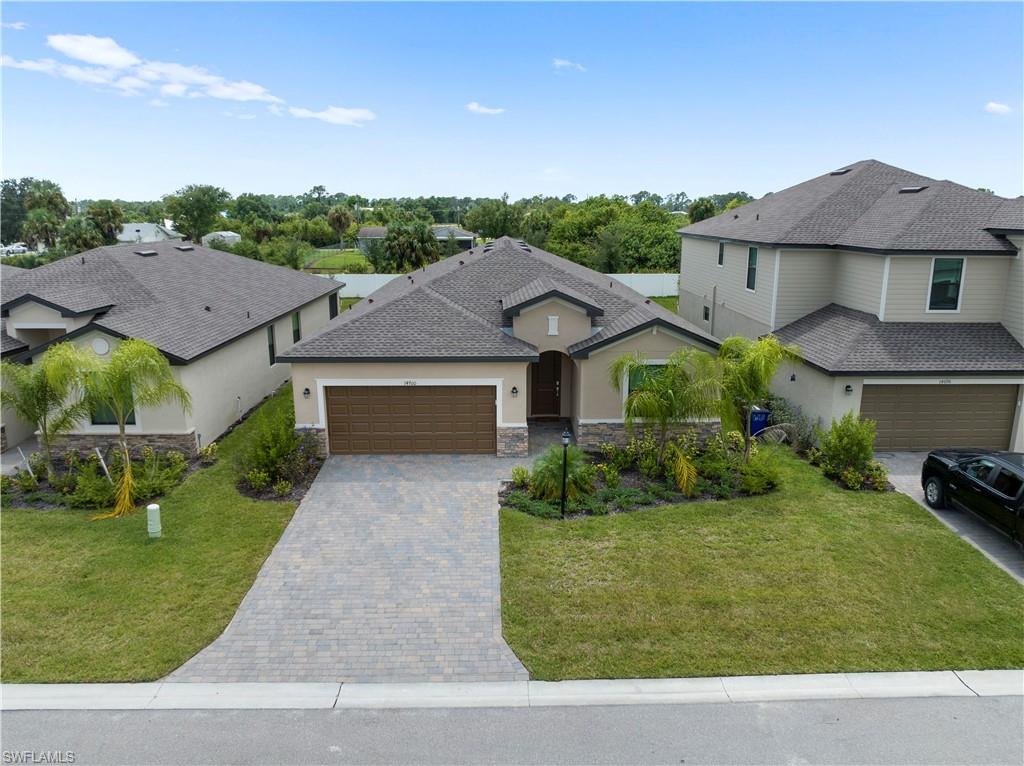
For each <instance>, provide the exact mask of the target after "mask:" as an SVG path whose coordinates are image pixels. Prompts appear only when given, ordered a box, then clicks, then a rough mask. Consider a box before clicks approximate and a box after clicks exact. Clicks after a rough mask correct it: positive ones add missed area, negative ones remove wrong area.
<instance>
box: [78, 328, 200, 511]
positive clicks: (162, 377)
mask: <svg viewBox="0 0 1024 766" xmlns="http://www.w3.org/2000/svg"><path fill="white" fill-rule="evenodd" d="M84 384H85V401H86V402H87V403H88V405H89V407H90V408H91V409H92V411H95V410H97V409H102V410H104V411H105V412H109V413H110V414H111V415H112V416H113V419H114V422H115V423H116V424H117V440H118V444H119V446H120V449H121V462H122V470H121V475H120V477H119V478H118V483H117V492H116V495H115V497H116V499H115V502H114V508H113V510H112V511H110V513H105V514H101V515H99V516H96V517H94V518H112V517H115V516H124V515H125V514H127V513H130V512H131V511H133V510H134V509H135V497H134V490H135V477H134V476H133V475H132V461H131V452H130V450H129V448H128V438H127V436H126V428H127V425H128V421H129V420H130V419H131V416H132V413H134V412H135V410H136V409H137V408H139V407H162V406H163V405H166V404H172V403H174V404H178V405H180V406H181V408H182V409H183V410H184V411H186V412H188V411H189V410H190V409H191V406H192V403H191V399H190V397H189V393H188V391H187V390H186V389H185V388H184V387H183V386H182V385H181V384H180V383H178V381H176V380H175V379H174V373H173V372H172V371H171V365H170V363H169V362H168V361H167V359H166V357H164V355H163V354H161V353H160V352H159V351H158V350H157V349H156V347H155V346H153V345H152V344H150V343H147V342H146V341H144V340H139V339H137V338H128V339H127V340H123V341H121V342H120V343H119V344H118V345H117V348H115V349H114V350H113V351H112V352H111V354H110V361H109V362H106V363H98V362H94V363H93V365H92V366H91V368H90V369H89V370H88V371H87V372H86V374H85V375H84Z"/></svg>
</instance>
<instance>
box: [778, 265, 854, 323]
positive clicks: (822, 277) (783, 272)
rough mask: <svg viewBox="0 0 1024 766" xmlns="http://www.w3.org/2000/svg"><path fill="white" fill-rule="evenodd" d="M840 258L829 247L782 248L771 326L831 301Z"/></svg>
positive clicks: (785, 321)
mask: <svg viewBox="0 0 1024 766" xmlns="http://www.w3.org/2000/svg"><path fill="white" fill-rule="evenodd" d="M838 261H839V258H838V256H837V253H835V252H834V251H829V250H783V251H781V253H780V261H779V287H778V290H777V291H776V296H775V324H774V327H773V328H772V329H775V328H778V327H782V326H783V325H786V324H789V323H790V322H793V321H795V320H797V319H799V318H800V317H802V316H805V315H807V314H810V313H811V312H812V311H817V310H818V309H820V308H822V307H823V306H827V305H828V304H829V303H831V302H832V300H833V292H834V291H835V280H836V270H837V269H836V267H837V263H838Z"/></svg>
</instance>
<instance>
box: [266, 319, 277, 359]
mask: <svg viewBox="0 0 1024 766" xmlns="http://www.w3.org/2000/svg"><path fill="white" fill-rule="evenodd" d="M267 353H268V354H269V355H270V366H271V367H273V366H274V362H276V361H277V349H276V348H275V347H274V325H268V326H267Z"/></svg>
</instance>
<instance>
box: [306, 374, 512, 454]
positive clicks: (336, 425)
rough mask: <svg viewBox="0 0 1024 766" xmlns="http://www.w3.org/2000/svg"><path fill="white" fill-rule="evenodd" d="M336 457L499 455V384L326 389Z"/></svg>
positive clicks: (328, 418) (330, 434)
mask: <svg viewBox="0 0 1024 766" xmlns="http://www.w3.org/2000/svg"><path fill="white" fill-rule="evenodd" d="M325 400H326V405H327V436H328V442H329V444H330V450H331V452H332V453H336V454H350V455H351V454H388V453H403V452H449V453H451V452H460V453H466V452H481V453H492V454H493V453H494V452H495V448H496V446H497V428H496V425H495V420H496V418H495V390H494V386H339V387H331V388H327V389H326V390H325Z"/></svg>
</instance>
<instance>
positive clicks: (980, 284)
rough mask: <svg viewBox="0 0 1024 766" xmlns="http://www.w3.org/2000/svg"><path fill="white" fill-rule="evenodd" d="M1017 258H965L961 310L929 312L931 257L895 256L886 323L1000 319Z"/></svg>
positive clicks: (891, 269) (892, 261)
mask: <svg viewBox="0 0 1024 766" xmlns="http://www.w3.org/2000/svg"><path fill="white" fill-rule="evenodd" d="M1014 260H1015V259H1012V258H1008V257H1003V256H998V255H992V256H982V255H979V256H974V257H967V258H964V271H963V278H962V281H961V284H960V290H961V293H960V311H959V312H958V313H951V312H948V311H943V312H929V311H927V308H928V294H929V290H930V282H929V278H930V276H931V268H932V258H931V257H930V256H892V258H891V260H890V265H889V287H888V290H887V292H886V301H885V321H887V322H1000V321H1002V320H1003V317H1004V316H1005V314H1004V306H1003V299H1004V298H1005V297H1006V288H1007V285H1008V284H1009V282H1010V279H1011V273H1010V267H1011V265H1012V264H1013V262H1014Z"/></svg>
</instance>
